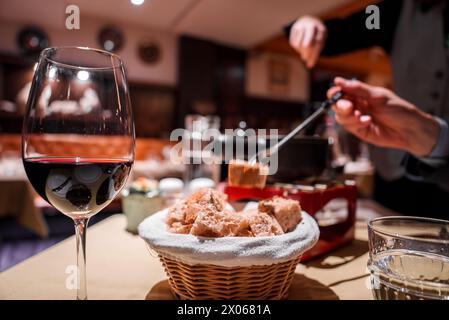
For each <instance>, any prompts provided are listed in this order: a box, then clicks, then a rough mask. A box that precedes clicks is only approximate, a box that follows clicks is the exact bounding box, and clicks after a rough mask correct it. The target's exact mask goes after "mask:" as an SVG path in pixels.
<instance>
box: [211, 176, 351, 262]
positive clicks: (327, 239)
mask: <svg viewBox="0 0 449 320" xmlns="http://www.w3.org/2000/svg"><path fill="white" fill-rule="evenodd" d="M219 189H220V190H221V191H222V192H224V193H225V194H227V195H228V201H229V202H235V201H239V200H240V201H242V200H263V199H267V198H271V197H273V196H282V197H284V198H290V199H295V200H298V201H300V203H301V208H302V209H303V210H304V211H306V212H307V213H308V214H310V215H311V216H312V217H315V215H316V213H317V212H318V211H320V210H321V209H322V208H323V207H324V206H325V205H326V204H327V203H329V201H331V200H333V199H346V200H347V212H348V214H347V217H346V220H344V221H340V222H338V223H335V224H332V225H326V226H320V225H319V228H320V238H319V240H318V242H317V244H316V245H315V246H314V247H313V248H312V249H310V250H308V251H307V252H306V253H305V254H304V255H303V257H302V259H301V260H302V261H304V260H309V259H312V258H315V257H318V256H320V255H323V254H325V253H327V252H329V251H331V250H333V249H335V248H338V247H341V246H342V245H345V244H347V243H348V242H351V241H352V240H353V239H354V233H355V215H356V208H357V187H356V185H355V183H354V182H353V181H351V180H347V181H345V182H344V183H341V182H337V183H332V184H315V185H306V186H301V185H274V186H267V187H265V188H264V189H255V188H242V187H234V186H229V185H227V184H226V183H223V184H221V185H220V186H219Z"/></svg>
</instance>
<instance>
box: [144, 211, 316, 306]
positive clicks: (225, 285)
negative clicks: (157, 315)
mask: <svg viewBox="0 0 449 320" xmlns="http://www.w3.org/2000/svg"><path fill="white" fill-rule="evenodd" d="M165 216H166V215H165V214H164V212H160V213H157V214H155V215H153V216H151V217H149V218H147V219H146V220H145V221H144V222H142V224H141V225H140V226H139V234H140V235H141V237H142V238H143V239H144V240H145V241H146V242H147V244H148V246H149V248H150V250H154V251H156V252H157V254H158V255H159V258H160V261H161V262H162V264H163V266H164V269H165V272H166V273H167V276H168V278H169V279H168V281H169V284H170V288H171V290H172V292H173V293H174V294H175V296H176V297H177V298H179V299H186V300H193V299H220V300H222V299H223V300H224V299H233V300H271V299H274V300H279V299H285V298H287V295H288V291H289V288H290V285H291V283H292V280H293V276H294V274H295V269H296V266H297V264H298V263H299V260H300V258H301V256H302V254H303V253H304V251H306V250H307V249H309V248H311V247H312V246H313V245H314V244H315V243H316V241H317V239H318V236H319V231H318V227H317V226H316V223H315V222H314V220H313V218H311V217H310V216H308V215H307V214H305V213H303V221H302V222H301V224H302V228H308V230H309V231H308V235H307V236H306V237H304V238H301V239H300V240H299V241H302V242H303V245H301V246H299V247H300V249H299V250H298V249H296V250H291V252H289V253H288V254H282V253H280V256H279V258H276V259H272V260H267V259H266V258H263V257H259V259H258V258H257V257H251V256H248V255H245V256H243V255H241V254H240V252H237V253H236V257H234V259H232V254H231V255H230V254H229V250H227V251H226V252H218V253H217V254H216V258H215V259H213V260H212V261H211V263H204V258H202V256H204V254H207V253H208V252H206V251H208V250H210V248H208V249H207V250H201V249H199V250H196V249H195V250H191V251H190V252H189V248H187V247H186V246H185V244H186V243H188V242H189V241H198V240H196V239H194V238H196V237H194V236H192V235H181V234H171V233H169V232H168V231H166V233H167V234H165V233H164V231H165V230H163V231H162V230H160V228H161V226H162V224H161V220H162V219H164V220H163V221H164V223H165ZM304 220H305V223H304ZM301 224H300V225H301ZM304 224H309V225H307V226H305V225H304ZM300 225H298V228H299V227H300ZM164 226H165V225H164ZM165 229H166V226H165ZM155 231H158V232H161V234H164V236H166V237H167V238H174V240H173V239H170V240H167V241H166V239H162V238H161V237H160V235H157V233H158V232H155ZM300 231H301V230H297V231H292V233H293V232H298V233H300ZM286 235H287V234H286ZM283 236H284V235H282V236H275V237H283ZM176 238H177V239H176ZM230 238H231V237H228V239H225V238H216V239H213V241H218V242H223V241H228V242H229V241H232V240H234V241H244V245H243V246H242V247H245V248H246V247H248V243H249V244H250V243H251V241H269V239H268V238H273V237H263V238H266V239H263V240H260V238H259V239H257V238H246V239H242V238H243V237H234V239H230ZM261 238H262V237H261ZM155 239H156V240H155ZM160 239H162V241H157V240H160ZM292 240H294V239H293V238H292V237H291V236H290V239H289V240H288V241H292ZM277 241H278V240H277ZM173 243H175V245H173ZM197 243H198V246H199V247H200V246H201V245H202V244H203V243H204V241H201V240H200V241H198V242H197ZM236 250H237V251H242V250H240V249H236ZM262 251H263V250H262ZM186 252H187V254H186ZM231 253H232V252H231ZM261 255H263V253H261ZM214 256H215V255H214ZM196 257H198V261H195V259H196ZM192 258H193V260H192ZM251 263H254V264H251ZM239 264H241V265H239Z"/></svg>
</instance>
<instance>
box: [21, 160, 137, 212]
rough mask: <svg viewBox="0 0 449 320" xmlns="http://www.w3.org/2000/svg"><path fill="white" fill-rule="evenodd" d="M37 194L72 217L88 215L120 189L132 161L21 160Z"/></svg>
mask: <svg viewBox="0 0 449 320" xmlns="http://www.w3.org/2000/svg"><path fill="white" fill-rule="evenodd" d="M23 164H24V167H25V171H26V173H27V176H28V179H29V180H30V182H31V184H32V185H33V187H34V189H35V190H36V191H37V193H39V195H40V196H41V197H42V198H44V199H45V200H46V201H47V202H49V203H50V204H51V205H52V206H53V207H55V208H56V209H58V210H59V211H61V212H62V213H65V214H67V215H69V216H71V217H77V216H78V217H80V216H86V217H88V216H91V215H93V214H95V213H97V212H99V211H100V210H102V209H103V208H104V207H106V206H107V205H108V204H109V203H110V202H111V201H112V200H113V199H114V198H115V197H116V196H117V193H118V192H119V191H120V190H121V189H122V187H123V185H124V184H125V182H126V178H127V177H128V175H129V172H130V170H131V165H132V162H131V161H129V160H123V159H90V158H87V159H83V158H81V159H80V158H45V157H43V158H31V159H25V160H24V161H23Z"/></svg>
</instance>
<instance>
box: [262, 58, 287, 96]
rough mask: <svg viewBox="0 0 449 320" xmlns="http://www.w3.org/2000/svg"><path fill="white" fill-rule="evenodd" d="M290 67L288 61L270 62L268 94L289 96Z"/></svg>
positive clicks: (276, 60) (274, 60)
mask: <svg viewBox="0 0 449 320" xmlns="http://www.w3.org/2000/svg"><path fill="white" fill-rule="evenodd" d="M290 78H291V74H290V66H289V63H288V61H285V60H280V59H269V60H268V92H269V93H271V94H273V95H287V94H288V93H289V91H290V81H291V80H290Z"/></svg>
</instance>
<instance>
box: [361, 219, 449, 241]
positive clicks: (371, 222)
mask: <svg viewBox="0 0 449 320" xmlns="http://www.w3.org/2000/svg"><path fill="white" fill-rule="evenodd" d="M395 220H396V221H398V220H401V221H416V222H423V223H432V224H434V225H436V224H440V225H447V226H449V221H448V220H443V219H435V218H427V217H417V216H387V217H379V218H374V219H371V220H369V221H368V229H369V230H370V231H372V232H375V233H379V234H382V235H385V236H390V237H396V238H403V239H408V240H416V241H421V242H432V243H447V244H449V240H444V239H431V238H422V237H415V236H409V235H404V234H401V233H398V232H396V233H394V232H388V231H385V230H380V229H379V228H376V226H375V225H374V224H375V223H376V222H379V221H395Z"/></svg>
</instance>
